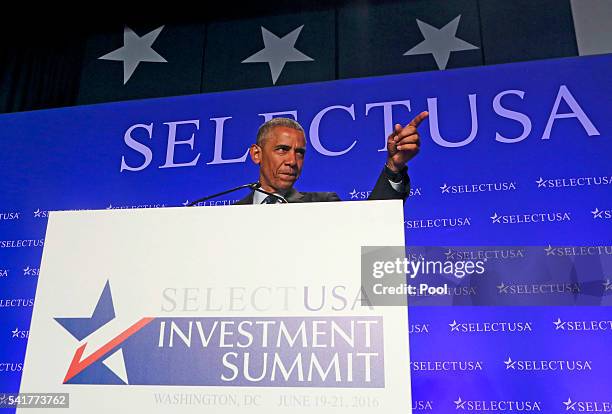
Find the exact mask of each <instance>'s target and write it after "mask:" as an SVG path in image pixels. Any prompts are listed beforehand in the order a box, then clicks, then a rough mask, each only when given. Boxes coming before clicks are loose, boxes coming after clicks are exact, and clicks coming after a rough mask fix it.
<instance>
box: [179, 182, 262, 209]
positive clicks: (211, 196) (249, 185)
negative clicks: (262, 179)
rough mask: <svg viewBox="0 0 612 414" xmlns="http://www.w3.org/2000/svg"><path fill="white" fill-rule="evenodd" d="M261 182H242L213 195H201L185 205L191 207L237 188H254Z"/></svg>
mask: <svg viewBox="0 0 612 414" xmlns="http://www.w3.org/2000/svg"><path fill="white" fill-rule="evenodd" d="M260 185H261V184H259V183H258V182H257V183H249V184H242V185H239V186H238V187H234V188H230V189H229V190H225V191H221V192H220V193H216V194H213V195H209V196H206V197H202V198H198V199H197V200H195V201H192V202H191V203H189V204H187V206H186V207H193V206H195V205H196V204H198V203H201V202H203V201H207V200H210V199H211V198H215V197H219V196H222V195H225V194H229V193H233V192H234V191H238V190H242V189H243V188H250V189H251V190H255V188H256V187H258V186H260Z"/></svg>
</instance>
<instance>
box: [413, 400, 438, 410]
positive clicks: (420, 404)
mask: <svg viewBox="0 0 612 414" xmlns="http://www.w3.org/2000/svg"><path fill="white" fill-rule="evenodd" d="M431 410H433V401H428V400H427V401H426V400H417V401H412V411H431Z"/></svg>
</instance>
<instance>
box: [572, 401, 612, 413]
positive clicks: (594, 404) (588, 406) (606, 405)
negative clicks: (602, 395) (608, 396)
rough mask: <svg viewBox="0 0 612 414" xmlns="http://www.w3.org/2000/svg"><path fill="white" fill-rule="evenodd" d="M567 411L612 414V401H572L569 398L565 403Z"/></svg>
mask: <svg viewBox="0 0 612 414" xmlns="http://www.w3.org/2000/svg"><path fill="white" fill-rule="evenodd" d="M563 405H564V406H565V411H575V412H580V413H595V412H596V413H610V412H612V401H572V399H571V397H568V399H567V401H563Z"/></svg>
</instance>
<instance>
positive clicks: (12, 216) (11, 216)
mask: <svg viewBox="0 0 612 414" xmlns="http://www.w3.org/2000/svg"><path fill="white" fill-rule="evenodd" d="M20 215H21V212H19V211H10V212H0V221H10V220H19V219H20V218H21V217H20Z"/></svg>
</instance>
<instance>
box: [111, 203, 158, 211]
mask: <svg viewBox="0 0 612 414" xmlns="http://www.w3.org/2000/svg"><path fill="white" fill-rule="evenodd" d="M164 207H166V204H138V205H132V206H129V205H128V206H113V205H112V204H109V205H108V207H106V208H105V210H127V209H132V208H164Z"/></svg>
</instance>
